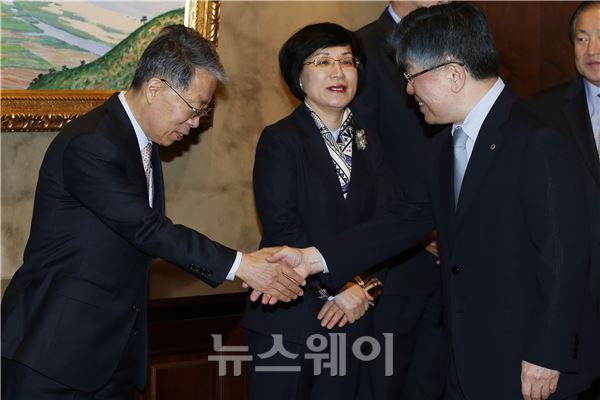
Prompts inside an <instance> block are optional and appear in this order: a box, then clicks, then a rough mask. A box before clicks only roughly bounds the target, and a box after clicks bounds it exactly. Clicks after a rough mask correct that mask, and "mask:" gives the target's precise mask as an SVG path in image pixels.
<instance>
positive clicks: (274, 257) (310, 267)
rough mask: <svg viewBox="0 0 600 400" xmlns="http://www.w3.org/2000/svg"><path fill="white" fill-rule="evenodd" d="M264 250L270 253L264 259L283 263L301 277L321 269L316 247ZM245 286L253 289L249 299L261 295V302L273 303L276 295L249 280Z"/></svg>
mask: <svg viewBox="0 0 600 400" xmlns="http://www.w3.org/2000/svg"><path fill="white" fill-rule="evenodd" d="M263 250H264V251H267V252H270V253H272V254H271V255H269V256H268V257H267V258H266V260H267V261H268V262H271V263H284V264H287V266H289V267H291V268H293V270H294V271H296V272H297V273H298V274H300V275H301V276H302V277H303V279H304V278H306V277H307V276H308V275H312V274H318V273H319V272H322V271H323V268H324V267H323V262H322V260H323V259H322V257H321V253H319V250H317V248H316V247H307V248H304V249H297V248H295V247H288V246H283V247H279V248H265V249H263ZM245 283H246V285H244V286H245V287H247V286H250V287H252V288H253V289H254V290H253V291H252V293H251V294H250V300H252V301H257V300H258V299H259V298H260V297H261V296H262V303H263V304H271V305H273V304H275V303H277V301H278V300H279V298H278V297H276V296H274V295H272V294H270V293H269V292H264V291H262V290H260V289H257V288H255V287H253V286H252V285H251V284H250V282H245Z"/></svg>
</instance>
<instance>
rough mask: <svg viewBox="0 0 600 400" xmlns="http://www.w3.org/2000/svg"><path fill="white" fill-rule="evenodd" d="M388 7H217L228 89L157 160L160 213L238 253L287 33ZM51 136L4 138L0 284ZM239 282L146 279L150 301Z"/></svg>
mask: <svg viewBox="0 0 600 400" xmlns="http://www.w3.org/2000/svg"><path fill="white" fill-rule="evenodd" d="M385 4H386V2H381V1H369V2H354V1H346V2H325V1H319V2H310V1H296V2H283V1H276V2H255V1H224V2H222V5H221V24H220V39H219V53H220V54H221V57H222V61H223V64H224V65H225V69H226V70H227V72H228V74H229V81H228V82H227V84H226V85H225V86H224V87H222V88H220V90H219V93H218V95H217V107H216V110H215V116H214V125H213V128H212V129H209V130H208V131H206V132H204V133H202V134H201V135H199V136H195V137H191V138H188V139H189V140H188V141H187V142H185V143H183V144H182V145H178V146H175V147H173V148H169V149H165V150H164V151H163V152H162V155H163V161H164V162H163V166H164V174H165V182H166V185H167V187H166V190H167V215H169V216H170V217H171V218H172V219H173V220H174V221H175V222H177V223H182V224H185V225H188V226H190V227H193V228H195V229H197V230H199V231H201V232H203V233H205V234H207V235H208V236H210V237H211V238H213V239H215V240H218V241H220V242H222V243H224V244H226V245H228V246H231V247H235V248H238V249H240V250H243V251H250V250H254V249H256V247H257V245H258V242H259V240H260V230H259V225H258V222H257V219H256V213H255V210H254V201H253V195H252V185H251V183H252V182H251V178H252V164H253V162H254V149H255V146H256V142H257V141H258V136H259V135H260V132H261V130H262V128H263V127H264V126H265V125H268V124H271V123H273V122H275V121H277V120H278V119H280V118H282V117H284V116H286V115H287V114H289V113H290V112H291V110H292V109H293V108H294V106H295V105H296V103H294V102H293V101H292V100H291V97H290V96H289V95H288V93H287V91H286V90H285V89H284V84H283V81H282V80H281V78H280V75H279V69H278V65H277V52H278V50H279V48H280V46H281V45H282V43H283V42H284V41H285V39H287V38H288V37H289V36H290V35H291V34H292V33H293V32H294V31H296V30H298V29H299V28H301V27H302V26H304V25H307V24H309V23H313V22H323V21H331V22H336V23H339V24H342V25H344V26H345V27H347V28H349V29H352V30H354V29H357V28H359V27H360V26H362V25H364V24H366V23H368V22H370V21H371V20H374V19H375V18H377V17H378V16H379V14H380V13H381V11H382V10H383V8H384V7H385ZM54 136H55V134H53V133H37V134H36V133H2V136H1V141H2V143H1V145H2V172H1V173H2V278H3V282H4V283H6V279H7V278H9V277H10V276H12V274H13V273H14V271H15V270H16V269H17V268H18V267H19V265H20V263H21V259H22V253H23V249H24V247H25V243H26V240H27V236H28V234H29V225H30V223H31V212H32V207H33V194H34V190H35V183H36V180H37V170H38V168H39V165H40V163H41V159H42V157H43V153H44V151H45V149H46V147H47V146H48V144H49V143H50V141H51V140H52V138H53V137H54ZM239 290H240V284H239V282H228V283H226V284H224V285H222V286H221V287H219V288H218V289H217V290H213V289H211V288H210V287H209V286H207V285H205V284H204V283H202V282H201V281H198V280H196V279H194V278H193V277H192V276H191V275H189V274H187V273H185V272H182V271H181V270H179V269H178V268H176V267H174V266H171V265H168V264H166V263H164V262H158V263H157V265H155V266H154V267H153V268H152V271H151V297H153V298H160V297H172V296H192V295H198V294H212V293H223V292H232V291H239Z"/></svg>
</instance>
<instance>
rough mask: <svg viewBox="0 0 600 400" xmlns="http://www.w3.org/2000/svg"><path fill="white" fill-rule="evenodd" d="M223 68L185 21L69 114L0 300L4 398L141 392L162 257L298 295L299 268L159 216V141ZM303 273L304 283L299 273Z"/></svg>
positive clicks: (207, 276)
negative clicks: (131, 71)
mask: <svg viewBox="0 0 600 400" xmlns="http://www.w3.org/2000/svg"><path fill="white" fill-rule="evenodd" d="M224 78H225V72H224V70H223V67H222V65H221V63H220V61H219V57H218V55H217V53H216V50H215V48H214V46H213V45H212V44H211V43H210V42H209V41H207V40H206V39H204V38H203V37H202V36H201V35H200V34H199V33H198V32H196V31H194V30H193V29H191V28H186V27H184V26H183V25H173V26H169V27H167V28H164V29H163V30H162V31H161V32H160V33H159V35H158V36H157V37H156V38H155V39H154V40H153V41H152V42H151V43H150V45H149V46H148V47H147V48H146V50H145V51H144V53H143V55H142V58H141V60H140V62H139V65H138V67H137V70H136V72H135V76H134V78H133V82H132V84H131V87H130V88H129V89H128V90H127V91H126V92H122V93H118V94H117V93H115V94H114V95H113V96H112V97H110V99H108V100H107V101H106V103H104V104H103V105H102V106H100V107H98V108H96V109H94V110H92V111H90V112H89V113H87V114H86V115H84V116H82V117H80V118H78V119H76V120H74V121H72V122H70V123H69V124H68V125H67V126H66V127H65V128H64V129H63V130H62V131H61V132H60V133H59V134H58V136H56V138H55V139H54V140H53V142H52V143H51V144H50V147H49V148H48V150H47V152H46V155H45V157H44V160H43V163H42V166H41V167H40V174H39V179H38V184H37V189H36V196H35V204H34V211H33V219H32V225H31V233H30V237H29V240H28V242H27V247H26V249H25V254H24V261H23V265H22V266H21V267H20V268H19V270H18V271H17V272H16V273H15V275H14V277H13V278H12V280H11V282H10V285H9V286H8V288H7V289H6V293H5V295H4V298H3V300H2V398H3V399H5V400H17V399H18V400H33V399H92V398H93V399H115V400H116V399H119V400H125V399H129V400H130V399H132V397H133V390H134V385H137V386H138V387H139V388H143V387H144V386H145V382H146V368H147V332H146V331H147V327H146V325H147V322H146V302H147V287H148V269H149V267H150V265H151V263H152V261H153V260H154V258H155V257H160V258H163V259H165V260H167V261H169V262H172V263H174V264H176V265H179V266H181V267H182V268H184V269H185V270H187V271H189V272H190V273H192V274H194V275H195V276H197V277H198V278H200V279H202V280H203V281H204V282H206V283H208V284H209V285H211V286H216V285H218V284H220V283H221V282H223V281H224V280H225V279H233V278H234V277H236V276H237V277H239V278H241V279H242V280H244V281H245V282H246V283H247V284H248V285H250V286H252V287H255V288H261V287H262V288H263V289H264V290H265V291H266V292H267V293H271V294H273V295H274V296H275V297H278V298H280V299H281V300H284V301H289V300H290V299H291V298H295V297H296V296H297V295H300V294H302V291H301V290H300V288H299V287H298V285H297V284H296V283H295V282H302V281H303V277H302V276H300V275H298V274H297V273H296V272H294V271H293V270H292V269H290V268H288V267H285V266H282V265H269V264H267V263H266V261H264V257H265V255H264V253H254V254H243V255H242V254H241V253H239V252H236V251H235V250H232V249H229V248H227V247H225V246H223V245H221V244H219V243H217V242H214V241H212V240H210V239H209V238H207V237H206V236H204V235H202V234H200V233H198V232H196V231H194V230H192V229H190V228H187V227H185V226H182V225H176V224H174V223H172V222H171V221H170V220H169V219H168V218H167V217H165V215H164V210H165V199H164V185H163V175H162V170H161V164H160V157H159V154H158V146H159V145H160V146H170V145H171V144H173V143H174V142H175V141H178V140H182V139H183V138H184V137H185V136H187V135H188V134H189V132H190V129H192V128H195V127H197V126H198V124H199V120H200V118H201V117H202V116H203V115H206V113H207V112H208V110H209V109H208V107H209V104H210V102H211V100H212V98H213V94H214V92H215V89H216V87H217V83H218V81H220V80H223V79H224ZM294 281H295V282H294Z"/></svg>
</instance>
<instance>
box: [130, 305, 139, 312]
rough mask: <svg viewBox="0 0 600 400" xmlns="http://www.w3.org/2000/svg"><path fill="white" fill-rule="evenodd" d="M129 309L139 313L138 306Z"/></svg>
mask: <svg viewBox="0 0 600 400" xmlns="http://www.w3.org/2000/svg"><path fill="white" fill-rule="evenodd" d="M131 309H132V310H133V311H135V312H140V308H139V307H138V306H132V307H131Z"/></svg>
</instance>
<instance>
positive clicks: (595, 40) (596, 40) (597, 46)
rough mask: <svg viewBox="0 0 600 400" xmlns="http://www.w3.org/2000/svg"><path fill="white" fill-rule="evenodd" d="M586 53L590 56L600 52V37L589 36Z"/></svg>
mask: <svg viewBox="0 0 600 400" xmlns="http://www.w3.org/2000/svg"><path fill="white" fill-rule="evenodd" d="M587 53H588V55H590V56H593V55H596V54H600V37H598V36H595V37H591V38H590V42H589V45H588V48H587Z"/></svg>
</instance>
